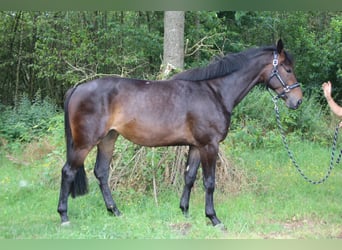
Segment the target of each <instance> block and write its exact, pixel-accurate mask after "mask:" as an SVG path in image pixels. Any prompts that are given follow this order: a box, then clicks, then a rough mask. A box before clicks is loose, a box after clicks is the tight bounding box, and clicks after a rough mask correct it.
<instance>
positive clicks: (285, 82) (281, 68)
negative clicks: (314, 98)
mask: <svg viewBox="0 0 342 250" xmlns="http://www.w3.org/2000/svg"><path fill="white" fill-rule="evenodd" d="M265 74H266V75H267V76H266V77H265V80H266V81H265V82H266V85H267V88H268V89H272V90H274V91H275V92H276V93H277V96H276V97H275V98H282V99H283V100H284V101H285V103H286V106H287V107H288V108H291V109H297V108H298V107H299V105H300V104H301V103H302V98H303V93H302V90H301V88H300V85H299V83H298V82H297V79H296V76H295V74H294V71H293V62H292V59H291V58H290V57H289V55H288V54H287V53H286V52H285V51H284V45H283V42H282V40H279V41H278V43H277V48H276V50H275V51H274V52H273V61H272V63H271V64H269V65H268V66H267V67H266V70H265Z"/></svg>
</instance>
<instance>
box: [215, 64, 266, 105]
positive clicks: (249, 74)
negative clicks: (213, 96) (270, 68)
mask: <svg viewBox="0 0 342 250" xmlns="http://www.w3.org/2000/svg"><path fill="white" fill-rule="evenodd" d="M265 66H266V65H260V66H250V67H246V68H245V69H242V70H241V72H235V73H234V74H232V75H228V76H225V77H223V78H222V79H221V80H220V84H219V91H220V92H221V96H222V97H223V102H224V105H225V106H226V109H227V111H228V112H231V111H232V110H233V108H234V107H235V106H236V105H238V104H239V103H240V102H241V100H242V99H243V98H244V97H245V96H246V95H247V94H248V93H249V91H250V90H251V89H252V88H253V87H254V86H255V85H256V84H258V83H259V82H260V80H261V79H260V78H261V72H262V69H263V68H264V67H265Z"/></svg>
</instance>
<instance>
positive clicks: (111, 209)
mask: <svg viewBox="0 0 342 250" xmlns="http://www.w3.org/2000/svg"><path fill="white" fill-rule="evenodd" d="M107 210H108V212H109V213H111V214H113V215H115V216H116V217H119V216H121V212H120V211H119V209H117V208H116V207H110V208H107Z"/></svg>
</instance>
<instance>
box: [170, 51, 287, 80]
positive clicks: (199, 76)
mask: <svg viewBox="0 0 342 250" xmlns="http://www.w3.org/2000/svg"><path fill="white" fill-rule="evenodd" d="M269 51H276V47H274V46H268V47H261V48H252V49H248V50H245V51H242V52H239V53H232V54H227V55H225V56H223V57H217V58H215V59H214V60H213V61H212V62H211V63H210V64H209V65H207V66H205V67H202V68H195V69H190V70H186V71H183V72H181V73H178V74H176V75H174V76H173V77H172V79H174V80H186V81H202V80H209V79H214V78H219V77H223V76H226V75H229V74H232V73H234V72H236V71H238V70H240V69H241V68H243V67H244V66H245V65H246V64H247V63H248V62H249V59H250V58H253V57H256V56H259V55H260V54H263V53H265V52H269ZM285 55H286V60H288V62H290V63H292V58H291V57H290V55H289V54H288V53H286V52H285Z"/></svg>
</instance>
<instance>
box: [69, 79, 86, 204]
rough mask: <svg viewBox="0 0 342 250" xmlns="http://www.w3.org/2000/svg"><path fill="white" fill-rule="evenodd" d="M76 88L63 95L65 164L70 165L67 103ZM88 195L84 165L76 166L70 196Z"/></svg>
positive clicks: (70, 148)
mask: <svg viewBox="0 0 342 250" xmlns="http://www.w3.org/2000/svg"><path fill="white" fill-rule="evenodd" d="M76 88H77V86H75V87H73V88H71V89H69V90H68V91H67V93H66V95H65V101H64V129H65V141H66V151H67V155H66V156H67V163H68V164H70V163H71V162H72V161H71V159H72V158H73V138H72V133H71V128H70V119H69V108H68V107H69V102H70V99H71V96H72V94H73V93H74V91H75V90H76ZM86 193H88V181H87V175H86V172H85V170H84V164H82V165H81V166H77V172H76V176H75V179H74V181H73V182H72V183H71V186H70V194H71V197H72V198H75V197H77V196H81V195H84V194H86Z"/></svg>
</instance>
